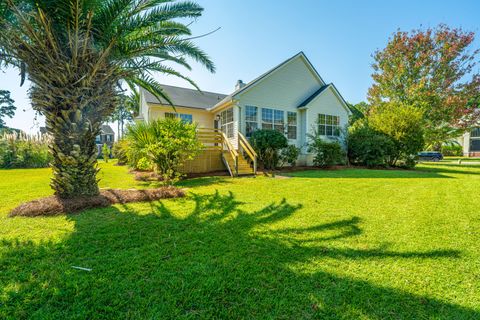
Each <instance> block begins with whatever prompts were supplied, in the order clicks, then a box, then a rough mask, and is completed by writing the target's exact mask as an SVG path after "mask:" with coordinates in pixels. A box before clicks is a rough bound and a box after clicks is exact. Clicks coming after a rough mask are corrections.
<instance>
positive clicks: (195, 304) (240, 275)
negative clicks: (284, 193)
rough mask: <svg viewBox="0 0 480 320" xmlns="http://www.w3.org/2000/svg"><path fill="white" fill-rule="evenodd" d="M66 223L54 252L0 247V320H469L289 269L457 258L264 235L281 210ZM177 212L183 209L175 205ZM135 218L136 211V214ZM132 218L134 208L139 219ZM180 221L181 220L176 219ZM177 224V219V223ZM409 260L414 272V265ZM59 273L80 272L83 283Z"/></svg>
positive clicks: (199, 200)
mask: <svg viewBox="0 0 480 320" xmlns="http://www.w3.org/2000/svg"><path fill="white" fill-rule="evenodd" d="M177 201H179V202H180V203H181V204H182V205H184V207H185V208H188V213H185V212H182V210H180V209H178V206H177V207H176V208H177V209H176V210H179V212H177V211H176V210H175V209H172V208H170V207H171V206H172V202H166V203H163V202H160V203H153V204H152V207H151V208H152V210H151V211H150V210H149V208H150V207H149V204H144V208H146V209H145V210H144V209H142V210H139V211H141V212H149V213H148V214H142V213H141V212H135V211H134V210H133V209H132V207H131V206H125V207H124V208H126V209H127V210H126V211H120V210H119V209H117V208H115V207H112V208H106V209H99V210H90V211H87V212H84V213H83V214H79V215H73V216H70V217H69V219H71V220H73V221H74V222H75V231H74V232H73V233H72V234H71V235H70V236H69V237H68V238H66V239H63V240H61V241H58V242H46V243H32V242H21V241H3V242H2V243H0V250H1V251H0V252H2V255H1V256H0V266H2V268H3V270H2V272H1V273H0V288H1V289H0V290H1V291H0V305H1V306H2V307H1V308H0V318H8V317H11V318H30V317H34V318H81V319H85V318H88V319H96V318H102V319H105V318H108V319H118V318H138V319H147V318H156V319H158V318H170V319H171V318H220V319H228V318H250V319H251V318H287V319H299V318H311V317H316V318H322V319H338V318H358V317H362V316H363V317H366V318H374V319H385V318H395V319H424V318H442V319H445V318H451V319H474V318H479V317H480V313H479V312H476V311H474V310H470V309H466V308H463V307H461V306H458V305H454V304H449V303H447V302H443V301H440V300H436V299H432V298H429V297H425V296H420V295H414V294H411V293H407V292H403V291H400V290H396V289H390V288H385V287H382V286H380V285H378V284H375V283H371V282H368V281H362V280H358V279H353V278H349V277H344V276H339V275H335V274H331V273H328V272H326V271H323V270H322V269H321V265H320V266H319V267H317V269H316V271H315V272H314V273H312V274H303V273H299V272H295V271H294V270H292V269H291V267H292V265H297V264H302V263H308V261H310V260H311V259H323V258H329V259H352V260H362V259H371V260H375V259H392V258H393V259H415V261H416V262H415V263H421V259H443V258H446V259H452V258H456V257H458V256H459V252H458V251H449V250H438V251H426V252H395V251H389V250H386V248H377V249H365V250H363V249H352V248H342V247H339V246H338V242H336V241H337V240H342V239H348V238H350V237H355V236H358V235H360V234H361V233H362V229H361V220H360V219H359V218H357V217H351V218H350V219H345V220H339V221H335V222H331V223H326V224H319V225H316V226H312V227H308V228H286V229H279V230H277V229H272V224H274V223H278V222H281V221H283V220H285V219H287V218H291V217H292V216H294V214H295V212H296V211H297V210H298V209H299V208H300V207H301V206H300V205H293V204H290V203H288V201H286V200H283V201H281V202H278V203H271V204H270V205H268V206H266V207H264V208H261V209H259V210H257V211H248V212H247V211H245V210H243V209H242V208H241V203H240V202H239V201H238V200H237V199H235V197H234V195H233V194H231V193H230V194H226V195H222V194H219V193H214V194H210V195H196V194H194V195H192V196H191V197H190V198H189V199H187V200H185V199H178V200H176V201H175V202H173V203H174V205H173V206H174V207H175V205H178V203H176V202H177ZM182 201H184V203H183V202H182ZM136 208H138V206H136ZM142 208H143V207H142ZM183 210H187V209H183ZM179 213H181V214H180V215H179ZM419 259H420V260H419ZM71 266H82V267H87V268H92V269H93V270H92V271H91V272H87V271H81V270H75V269H72V268H71Z"/></svg>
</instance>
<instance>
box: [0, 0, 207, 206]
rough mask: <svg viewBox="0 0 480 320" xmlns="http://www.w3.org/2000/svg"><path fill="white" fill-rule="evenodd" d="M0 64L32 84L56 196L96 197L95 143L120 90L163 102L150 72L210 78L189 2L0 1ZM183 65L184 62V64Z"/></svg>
mask: <svg viewBox="0 0 480 320" xmlns="http://www.w3.org/2000/svg"><path fill="white" fill-rule="evenodd" d="M1 2H2V4H1V5H0V28H1V30H2V31H1V32H0V60H3V62H0V63H3V64H8V65H10V66H14V67H17V68H18V69H19V70H20V71H21V74H22V83H23V80H24V79H25V76H26V77H28V79H29V80H30V82H31V83H32V85H31V88H30V91H29V92H30V97H31V100H32V105H33V108H34V109H35V110H37V111H38V112H40V113H41V114H43V115H44V116H45V118H46V127H47V130H48V132H49V133H50V134H51V135H52V136H53V143H52V145H51V152H52V154H53V159H54V160H53V163H52V167H53V178H52V181H51V186H52V188H53V189H54V190H55V194H57V195H59V196H61V197H72V196H78V195H84V196H88V195H95V194H98V192H99V190H98V181H97V178H96V174H97V172H98V168H97V163H96V156H97V148H96V145H95V136H96V135H97V134H98V133H99V130H100V125H101V123H102V122H103V121H104V120H106V119H107V118H108V116H109V115H110V114H111V113H112V112H113V110H114V109H115V106H116V105H117V100H118V97H119V95H120V93H121V92H122V88H120V84H122V83H126V84H127V85H128V86H130V87H131V88H132V89H135V88H136V87H142V88H144V89H145V90H147V91H149V92H151V93H152V94H154V95H155V96H156V97H158V98H163V99H165V100H167V101H169V102H170V103H171V101H170V99H169V97H168V96H167V95H166V94H164V92H163V90H162V87H161V86H160V84H159V83H158V82H157V81H155V80H154V78H153V77H152V73H155V72H158V73H162V74H167V75H173V76H177V77H180V78H182V79H185V80H186V81H188V82H189V83H191V84H192V85H193V86H195V87H196V88H197V89H198V87H197V86H196V84H195V83H194V82H193V81H192V80H191V79H189V78H188V77H185V76H183V75H182V74H181V73H179V72H178V71H176V70H175V69H174V68H173V67H172V65H179V66H183V67H186V68H187V69H190V65H189V62H188V61H190V60H194V61H196V62H198V63H200V64H201V65H203V66H205V67H206V68H207V69H208V70H209V71H211V72H214V69H215V67H214V65H213V63H212V61H211V60H210V59H209V57H208V56H207V55H206V54H205V53H204V52H203V51H202V50H201V49H199V48H198V47H197V46H196V45H195V44H194V43H193V42H192V40H193V39H194V38H193V37H191V31H190V29H189V27H188V24H185V23H182V21H185V20H186V19H195V18H197V17H199V16H201V14H202V11H203V9H202V7H200V6H199V5H198V4H196V3H194V2H190V1H182V2H176V1H172V0H2V1H1ZM187 59H190V60H187Z"/></svg>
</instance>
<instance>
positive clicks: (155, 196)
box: [9, 186, 185, 217]
mask: <svg viewBox="0 0 480 320" xmlns="http://www.w3.org/2000/svg"><path fill="white" fill-rule="evenodd" d="M184 195H185V192H184V191H183V190H182V189H179V188H176V187H172V186H169V187H162V188H156V189H145V190H137V189H128V190H121V189H105V190H101V191H100V194H99V195H98V196H93V197H76V198H70V199H61V198H59V197H57V196H50V197H45V198H41V199H37V200H33V201H30V202H25V203H22V204H21V205H19V206H18V207H16V208H15V209H13V210H12V211H11V212H10V214H9V216H10V217H15V216H24V217H37V216H54V215H59V214H65V213H75V212H78V211H81V210H85V209H91V208H99V207H108V206H110V205H112V204H115V203H129V202H141V201H154V200H159V199H167V198H177V197H183V196H184Z"/></svg>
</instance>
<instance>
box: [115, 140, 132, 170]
mask: <svg viewBox="0 0 480 320" xmlns="http://www.w3.org/2000/svg"><path fill="white" fill-rule="evenodd" d="M128 148H129V143H128V140H127V139H121V140H119V141H117V142H115V143H114V144H113V146H112V155H113V157H114V158H116V159H117V164H119V165H125V164H127V163H128V157H127V153H128Z"/></svg>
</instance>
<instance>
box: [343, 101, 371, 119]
mask: <svg viewBox="0 0 480 320" xmlns="http://www.w3.org/2000/svg"><path fill="white" fill-rule="evenodd" d="M348 108H349V109H350V111H351V112H352V115H351V116H350V119H349V123H350V125H353V124H354V123H355V122H357V121H358V120H361V119H364V118H365V117H366V116H367V114H368V111H369V110H370V105H369V104H368V103H366V102H363V101H362V102H359V103H357V104H350V103H349V104H348Z"/></svg>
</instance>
